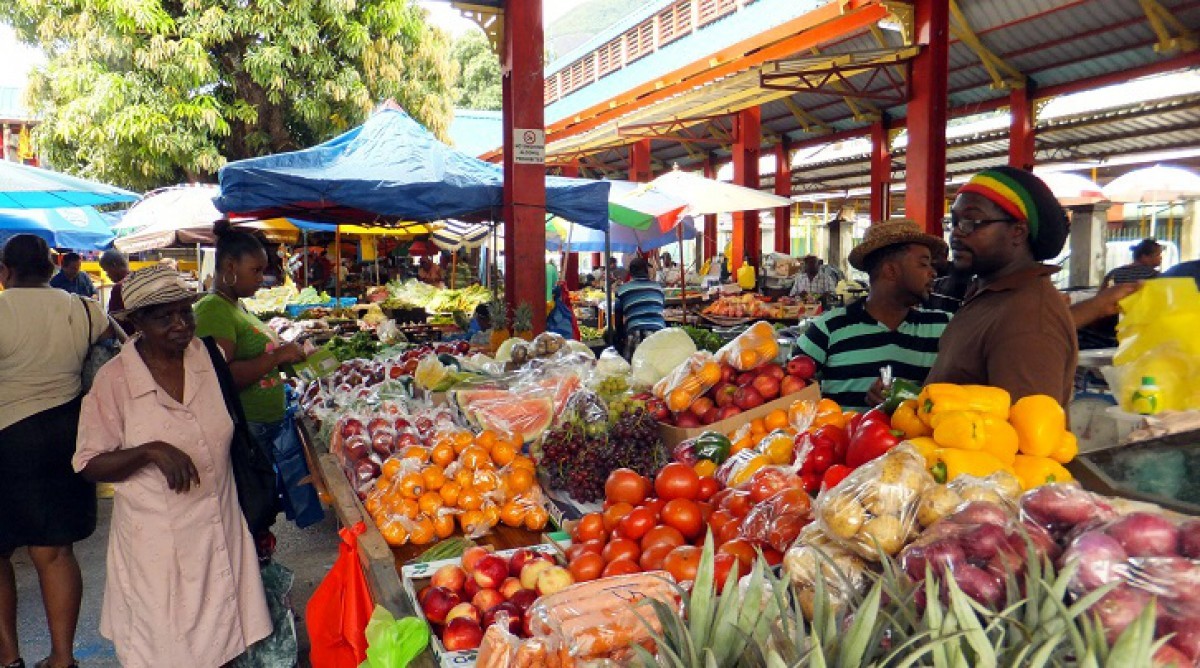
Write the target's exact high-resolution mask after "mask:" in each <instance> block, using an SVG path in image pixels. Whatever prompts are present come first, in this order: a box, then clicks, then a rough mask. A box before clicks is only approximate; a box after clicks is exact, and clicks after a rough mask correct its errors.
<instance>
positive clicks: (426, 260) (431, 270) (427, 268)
mask: <svg viewBox="0 0 1200 668" xmlns="http://www.w3.org/2000/svg"><path fill="white" fill-rule="evenodd" d="M417 279H418V280H420V281H421V282H422V283H426V284H428V285H432V286H434V287H437V288H442V287H445V278H444V277H443V276H442V268H441V267H439V266H438V265H436V264H434V263H433V260H432V259H430V257H429V256H428V255H426V256H424V257H422V258H421V263H420V265H419V266H418V267H417Z"/></svg>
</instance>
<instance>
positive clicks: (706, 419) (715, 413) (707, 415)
mask: <svg viewBox="0 0 1200 668" xmlns="http://www.w3.org/2000/svg"><path fill="white" fill-rule="evenodd" d="M720 415H721V409H720V408H717V407H716V406H713V407H711V408H709V409H708V410H707V411H704V415H701V416H700V424H702V425H710V424H712V423H714V422H716V421H717V420H718V419H719V418H720Z"/></svg>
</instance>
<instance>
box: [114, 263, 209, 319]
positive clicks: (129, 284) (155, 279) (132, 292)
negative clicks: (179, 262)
mask: <svg viewBox="0 0 1200 668" xmlns="http://www.w3.org/2000/svg"><path fill="white" fill-rule="evenodd" d="M201 296H202V295H200V294H199V293H197V292H196V291H195V290H192V289H191V288H189V287H188V285H187V283H185V282H184V281H183V276H182V275H181V274H180V273H179V272H177V271H173V270H172V269H171V268H170V267H167V266H165V265H161V264H160V265H154V266H150V267H146V268H145V269H138V270H137V271H135V272H133V273H131V274H129V275H128V276H126V277H125V280H124V281H123V282H122V283H121V299H122V300H123V301H124V302H125V308H124V309H122V310H120V311H116V312H114V313H113V315H114V316H118V317H125V316H128V315H129V314H130V313H133V312H134V311H136V310H138V309H140V308H145V307H147V306H158V305H159V304H171V303H174V302H177V301H182V300H184V299H190V300H191V301H196V300H197V299H199V298H200V297H201Z"/></svg>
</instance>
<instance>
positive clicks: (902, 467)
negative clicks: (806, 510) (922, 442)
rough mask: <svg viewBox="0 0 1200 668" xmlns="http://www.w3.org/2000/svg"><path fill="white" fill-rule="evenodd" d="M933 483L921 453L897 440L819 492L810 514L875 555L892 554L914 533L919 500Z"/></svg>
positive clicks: (837, 536) (841, 539)
mask: <svg viewBox="0 0 1200 668" xmlns="http://www.w3.org/2000/svg"><path fill="white" fill-rule="evenodd" d="M934 484H935V483H934V481H933V478H932V476H930V475H929V472H928V471H927V470H925V460H924V458H923V457H921V455H920V453H918V452H917V451H916V450H915V449H914V448H913V447H912V446H909V445H905V444H901V445H899V446H897V447H896V448H893V449H892V450H890V451H888V453H887V454H885V455H884V456H882V457H880V458H878V459H875V460H872V461H870V462H868V463H866V464H864V465H863V466H860V467H859V468H857V469H855V470H854V472H853V473H851V474H850V475H849V476H848V477H847V478H846V479H845V480H843V481H842V482H841V483H840V484H839V485H838V486H837V487H835V488H833V489H832V490H829V491H827V492H826V493H824V494H822V495H821V496H820V497H818V498H817V500H816V503H815V507H814V514H815V516H816V518H817V522H818V523H819V524H820V526H821V529H822V531H823V532H824V533H825V534H826V535H828V536H829V537H830V538H831V539H833V540H835V541H837V542H838V543H839V544H841V545H843V546H844V547H846V548H847V549H849V550H851V551H852V552H854V553H855V554H857V555H859V556H860V557H862V558H864V559H867V560H869V561H878V559H879V552H883V553H884V554H886V555H895V554H897V553H898V552H899V551H900V549H901V548H903V547H904V546H905V545H906V544H907V543H908V542H909V541H910V540H912V538H913V537H915V536H916V533H917V531H918V529H919V528H918V525H917V503H918V501H919V500H920V496H921V494H922V493H923V492H925V490H926V489H927V488H929V487H930V486H931V485H934Z"/></svg>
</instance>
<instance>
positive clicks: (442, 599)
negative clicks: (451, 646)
mask: <svg viewBox="0 0 1200 668" xmlns="http://www.w3.org/2000/svg"><path fill="white" fill-rule="evenodd" d="M460 604H462V599H461V598H459V597H458V594H456V593H454V592H453V591H450V590H449V589H446V588H445V587H430V588H429V592H428V593H427V594H425V599H424V600H423V601H421V612H424V613H425V619H428V620H429V621H431V622H433V623H434V624H444V623H445V622H446V618H447V617H448V616H449V615H450V612H451V611H453V610H454V609H456V608H457V607H458V606H459V605H460Z"/></svg>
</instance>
